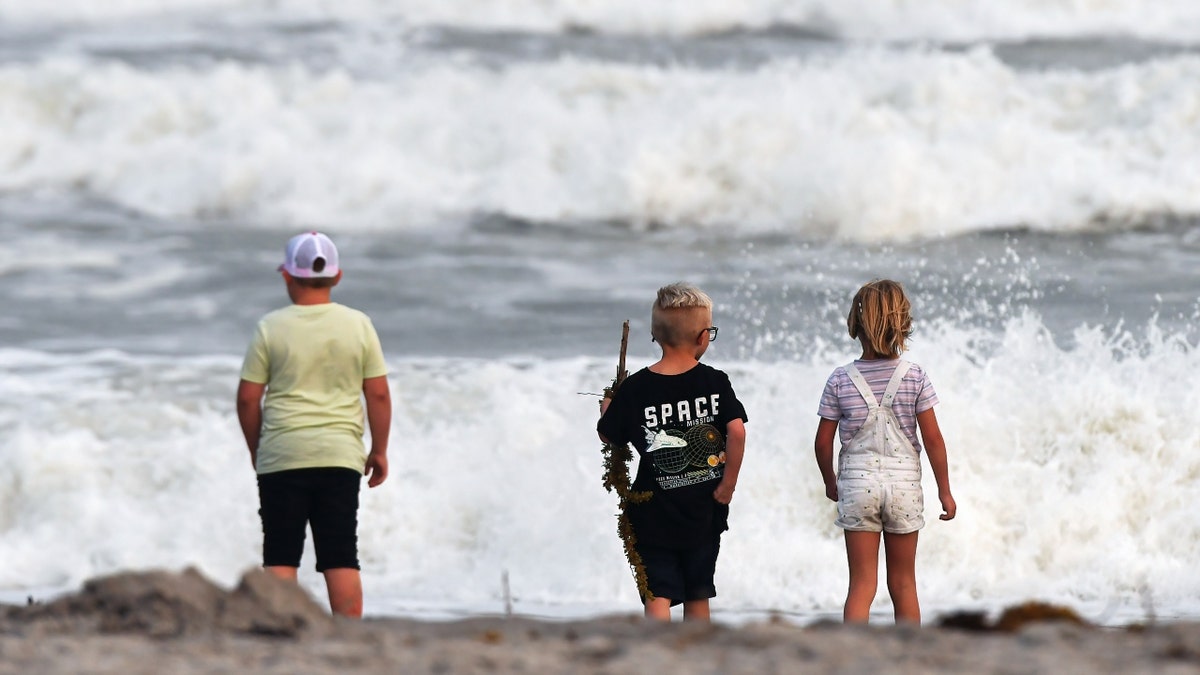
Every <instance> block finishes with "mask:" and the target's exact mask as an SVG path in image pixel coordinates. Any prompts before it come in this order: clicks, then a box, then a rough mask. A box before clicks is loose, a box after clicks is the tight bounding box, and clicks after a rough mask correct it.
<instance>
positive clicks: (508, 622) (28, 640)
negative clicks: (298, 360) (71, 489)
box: [0, 571, 1200, 675]
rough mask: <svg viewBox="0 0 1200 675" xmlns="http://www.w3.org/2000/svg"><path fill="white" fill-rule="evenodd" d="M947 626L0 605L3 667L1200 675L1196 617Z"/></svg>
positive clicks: (149, 603)
mask: <svg viewBox="0 0 1200 675" xmlns="http://www.w3.org/2000/svg"><path fill="white" fill-rule="evenodd" d="M943 621H944V622H945V623H952V624H955V625H956V626H957V627H952V626H948V625H939V626H924V627H921V628H917V627H911V626H843V625H841V624H835V623H817V624H814V625H810V626H803V627H801V626H797V625H794V624H790V623H787V622H783V621H768V622H763V623H755V624H749V625H743V626H738V627H731V626H723V625H719V624H685V623H673V624H658V623H652V622H646V621H644V620H642V619H641V618H640V617H636V616H612V617H605V618H597V619H591V620H586V621H570V622H558V621H540V620H534V619H528V618H521V617H494V618H474V619H465V620H459V621H448V622H435V621H416V620H409V619H369V620H366V621H361V622H358V621H348V620H343V619H336V618H333V617H330V616H329V615H328V614H327V612H326V611H325V610H324V609H323V608H322V607H320V606H318V605H317V604H316V603H315V602H314V601H313V600H312V599H311V598H310V597H309V596H308V595H307V594H306V593H305V592H304V591H302V590H301V589H300V588H299V587H297V586H295V585H292V584H287V583H284V582H280V581H278V580H276V579H274V578H272V577H270V576H269V575H266V574H264V573H262V572H260V571H255V572H251V573H248V574H247V575H246V576H245V577H243V579H242V581H241V583H240V584H239V586H238V587H237V588H235V589H233V590H232V591H227V590H224V589H222V588H220V587H218V586H216V585H214V584H212V583H211V582H209V581H208V580H207V579H205V578H203V577H202V576H201V575H199V574H198V573H196V572H193V571H187V572H183V573H167V572H150V573H137V574H123V575H117V576H113V577H106V578H103V579H97V580H93V581H91V582H89V583H88V584H86V585H85V586H84V588H83V589H82V590H81V591H80V592H79V593H76V594H73V595H69V596H66V597H63V598H59V599H57V600H55V601H53V602H50V603H47V604H35V605H30V606H26V607H7V608H2V609H0V673H28V672H72V673H114V672H121V673H163V672H170V673H212V672H234V671H236V672H257V673H321V674H324V673H328V674H330V675H332V674H334V673H338V674H344V673H347V672H365V673H375V672H378V673H396V672H403V673H614V674H615V673H629V672H651V673H654V672H688V673H714V674H715V673H747V674H750V673H754V674H756V675H757V674H763V673H795V672H837V673H850V674H853V673H864V674H866V673H870V674H872V675H874V674H875V673H880V672H889V673H968V672H969V673H1130V672H1138V673H1200V623H1172V624H1156V625H1150V626H1131V627H1125V628H1100V627H1095V626H1091V625H1088V624H1087V623H1085V622H1082V621H1080V620H1079V619H1078V617H1076V616H1074V615H1073V614H1071V613H1070V612H1069V610H1063V609H1061V608H1054V607H1043V606H1035V605H1031V606H1028V607H1024V608H1020V609H1017V608H1014V611H1011V612H1008V613H1007V615H1006V616H1002V617H1000V618H999V619H998V620H997V621H994V622H988V621H987V620H986V619H985V618H984V617H982V616H978V615H969V614H964V615H961V616H957V617H948V618H947V619H944V620H943Z"/></svg>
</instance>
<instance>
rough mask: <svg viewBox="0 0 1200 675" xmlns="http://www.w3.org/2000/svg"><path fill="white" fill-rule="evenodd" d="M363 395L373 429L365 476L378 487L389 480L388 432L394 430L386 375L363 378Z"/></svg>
mask: <svg viewBox="0 0 1200 675" xmlns="http://www.w3.org/2000/svg"><path fill="white" fill-rule="evenodd" d="M363 396H364V398H365V399H366V402H367V425H368V426H369V427H370V429H371V451H370V452H369V453H368V454H367V465H366V468H365V469H364V470H363V475H364V476H369V478H368V479H367V485H368V486H369V487H376V486H378V485H380V484H382V483H383V481H385V480H387V475H388V461H387V448H388V434H389V433H390V432H391V430H392V392H391V390H390V389H389V388H388V381H387V376H386V375H381V376H379V377H371V378H368V379H365V380H363Z"/></svg>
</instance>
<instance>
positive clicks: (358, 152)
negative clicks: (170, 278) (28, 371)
mask: <svg viewBox="0 0 1200 675" xmlns="http://www.w3.org/2000/svg"><path fill="white" fill-rule="evenodd" d="M1198 77H1200V57H1190V56H1182V57H1177V58H1170V59H1164V60H1160V61H1151V62H1148V63H1143V64H1139V65H1131V66H1127V67H1123V68H1119V69H1115V70H1106V71H1100V72H1095V73H1088V74H1084V73H1074V72H1047V73H1041V72H1018V71H1015V70H1013V69H1012V68H1010V67H1007V66H1005V65H1004V64H1003V63H1001V62H1000V61H999V60H997V59H996V57H995V56H994V55H992V54H991V53H990V52H989V51H987V50H985V49H980V50H975V51H971V52H967V53H961V54H959V53H944V52H926V51H923V50H912V51H904V52H893V51H879V50H873V49H868V50H862V51H852V52H850V53H847V54H844V55H841V56H837V57H832V58H828V59H825V58H822V59H816V60H813V61H806V62H800V61H792V60H788V61H783V62H771V63H769V64H766V65H764V66H762V67H760V68H757V69H755V70H753V71H750V72H727V71H709V70H698V69H688V68H660V67H651V66H628V65H613V64H603V63H585V62H576V61H570V60H568V61H562V62H558V63H550V64H518V65H513V66H511V67H509V68H505V69H503V70H500V71H496V70H493V69H488V68H482V67H469V66H468V67H454V68H451V67H448V66H444V65H432V66H426V67H421V68H417V69H415V70H413V71H411V72H405V73H400V74H397V75H396V77H395V79H394V80H392V81H388V82H382V81H374V80H365V79H360V78H355V77H352V76H350V75H348V74H347V73H344V72H339V71H336V70H334V71H329V72H312V71H310V70H307V69H304V68H300V67H260V66H248V65H242V64H237V63H224V64H221V65H219V66H217V67H215V68H212V69H206V70H194V69H172V68H168V69H164V70H159V71H146V70H138V69H134V68H131V67H129V66H126V65H122V64H121V63H91V62H88V61H80V60H76V59H66V60H54V61H50V62H41V63H37V64H32V65H15V64H10V65H7V66H4V67H2V68H0V111H2V112H0V121H2V124H3V126H4V128H5V129H6V133H5V135H4V138H3V139H2V140H0V164H3V165H5V166H7V167H8V169H7V170H6V171H5V173H4V175H3V177H2V178H0V189H3V190H6V191H39V190H40V191H47V190H49V191H78V190H83V191H85V192H87V193H90V194H94V195H97V196H101V197H103V198H106V199H109V200H111V201H113V202H115V203H117V204H120V205H122V206H124V207H126V208H129V209H134V210H137V211H141V212H145V213H147V214H152V215H154V216H156V217H161V218H172V219H179V218H183V219H207V218H220V219H239V220H250V221H253V222H261V223H291V224H293V225H294V226H303V223H311V222H320V223H327V224H335V225H336V226H337V227H338V228H341V229H343V230H345V229H364V228H367V229H377V230H388V229H396V228H404V229H411V228H418V229H422V228H424V229H430V228H434V227H437V226H438V224H439V223H442V222H445V221H446V220H447V219H457V218H461V217H463V216H464V215H470V214H502V215H504V216H506V217H509V218H514V219H518V220H522V221H527V222H534V223H544V224H551V225H552V226H554V227H589V226H591V224H594V223H597V222H620V223H626V224H627V225H628V226H629V227H632V228H634V229H645V228H658V227H667V228H679V229H695V230H701V231H713V230H720V231H723V232H729V231H732V232H738V233H745V234H750V233H763V232H782V233H788V234H792V235H798V236H802V237H822V238H823V237H827V236H833V237H838V238H845V239H851V240H863V241H888V240H905V239H922V238H928V237H936V236H945V235H956V234H963V233H970V232H979V231H986V230H989V229H996V228H1012V227H1029V228H1035V229H1038V230H1045V231H1052V232H1069V231H1078V230H1081V229H1089V228H1102V229H1110V228H1128V227H1141V226H1145V225H1146V224H1148V223H1153V222H1156V221H1157V220H1158V219H1161V218H1162V217H1163V216H1164V214H1175V215H1178V214H1185V215H1186V214H1196V213H1200V185H1198V184H1197V181H1196V176H1195V172H1193V171H1191V166H1192V163H1193V158H1194V157H1195V156H1197V154H1200V136H1198V135H1197V134H1196V133H1195V132H1194V125H1193V124H1192V110H1193V108H1194V106H1195V101H1194V96H1193V95H1192V94H1191V93H1190V92H1191V91H1192V90H1191V88H1190V87H1189V86H1187V83H1189V82H1192V81H1195V80H1196V79H1197V78H1198Z"/></svg>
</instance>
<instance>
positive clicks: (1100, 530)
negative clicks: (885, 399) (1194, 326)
mask: <svg viewBox="0 0 1200 675" xmlns="http://www.w3.org/2000/svg"><path fill="white" fill-rule="evenodd" d="M1146 333H1147V335H1146V337H1143V338H1137V339H1135V338H1133V337H1131V336H1130V335H1128V334H1123V335H1116V336H1113V335H1111V334H1107V333H1106V332H1104V331H1101V330H1099V329H1094V328H1080V329H1079V330H1078V331H1077V336H1076V339H1077V343H1078V346H1076V347H1075V348H1072V349H1064V348H1062V347H1060V346H1059V345H1057V344H1056V343H1055V341H1054V340H1053V339H1052V338H1051V337H1050V335H1049V333H1048V331H1047V330H1046V328H1045V326H1044V325H1043V324H1042V322H1041V321H1040V320H1039V319H1038V318H1037V317H1036V316H1032V315H1025V316H1022V317H1017V318H1014V319H1012V320H1010V321H1009V322H1008V323H1007V325H1006V326H1005V327H1004V329H1003V331H1002V333H1001V334H1000V335H999V336H998V337H996V336H991V335H990V334H985V333H983V332H982V331H981V330H979V329H973V328H969V327H960V326H955V325H952V324H948V325H943V326H940V327H937V328H936V329H934V330H931V331H927V332H926V333H925V334H924V335H923V339H922V340H921V341H920V343H919V348H918V349H917V350H915V351H914V352H913V353H911V354H910V356H911V358H913V359H914V360H916V361H917V362H920V363H922V365H923V366H925V367H926V369H927V370H928V371H929V372H930V374H931V377H932V378H933V381H934V384H935V386H936V387H937V389H938V392H939V395H940V397H941V399H942V404H941V406H940V407H939V408H938V417H939V421H940V423H941V425H942V428H943V431H944V433H945V437H946V440H947V444H948V447H949V457H950V467H951V475H952V480H953V484H954V489H955V495H956V497H957V498H958V501H959V516H958V518H956V519H955V520H954V521H953V522H950V523H942V522H939V521H936V520H932V519H931V521H930V522H931V524H930V525H929V526H928V527H927V528H926V529H925V530H924V531H923V533H922V537H921V539H922V540H921V551H922V555H921V556H920V557H919V559H918V568H919V569H918V577H919V581H920V584H921V588H922V591H921V592H922V598H923V600H924V601H925V602H926V603H927V604H928V605H929V606H930V607H934V608H944V609H953V608H963V607H980V608H985V609H994V608H997V607H1000V606H1004V605H1006V604H1011V603H1014V602H1018V601H1021V600H1024V599H1028V598H1031V597H1036V598H1041V599H1045V600H1049V601H1052V602H1058V603H1062V604H1068V605H1075V606H1080V607H1086V608H1089V610H1090V611H1092V612H1094V613H1103V612H1105V611H1108V612H1110V616H1109V619H1110V620H1111V619H1112V617H1113V616H1114V615H1113V614H1112V613H1113V612H1120V614H1119V618H1123V619H1130V618H1131V613H1133V614H1136V613H1137V612H1139V611H1142V608H1144V607H1147V604H1146V603H1147V602H1149V603H1150V605H1151V606H1152V611H1155V612H1158V614H1159V615H1162V616H1170V615H1193V614H1195V613H1198V612H1200V607H1197V606H1196V604H1195V601H1194V598H1195V597H1197V594H1198V593H1200V579H1197V577H1196V575H1194V574H1190V573H1188V570H1189V569H1190V568H1191V564H1192V562H1193V560H1192V558H1193V557H1194V556H1193V552H1194V550H1195V546H1196V543H1197V541H1200V525H1198V524H1197V523H1196V520H1195V518H1194V517H1193V514H1192V508H1191V504H1193V503H1194V502H1195V501H1196V499H1198V498H1200V487H1197V486H1200V481H1197V480H1196V477H1197V475H1198V474H1200V454H1198V453H1196V452H1195V450H1196V448H1197V447H1200V432H1197V430H1196V429H1195V427H1194V425H1190V424H1187V420H1188V419H1190V417H1189V416H1190V414H1191V411H1192V410H1194V409H1195V408H1196V406H1197V405H1198V404H1200V400H1197V397H1198V394H1197V393H1196V391H1195V388H1194V387H1191V386H1190V384H1189V383H1188V382H1187V381H1185V380H1183V379H1180V378H1178V377H1177V374H1178V373H1181V372H1192V371H1193V370H1194V369H1195V368H1196V367H1197V366H1198V365H1200V364H1198V363H1197V351H1196V350H1195V349H1194V348H1193V347H1190V346H1189V345H1188V344H1187V343H1186V342H1184V341H1181V340H1179V339H1178V338H1176V337H1173V336H1171V335H1167V334H1164V333H1162V332H1160V331H1157V330H1155V329H1153V327H1150V328H1149V329H1148V330H1147V331H1146ZM981 344H987V345H991V347H989V348H988V349H982V350H981V348H980V345H981ZM853 356H854V354H853V353H851V352H849V351H843V350H840V349H831V350H828V351H826V352H825V353H823V354H815V355H813V358H812V359H811V361H805V362H795V361H782V362H761V361H753V360H750V361H732V362H730V361H726V362H717V365H720V366H721V367H723V368H725V369H726V370H728V371H729V372H730V374H731V377H732V379H733V382H734V384H735V388H736V389H737V391H738V395H739V398H741V399H742V400H744V401H745V403H746V406H747V409H748V411H749V413H750V417H751V422H750V424H749V425H748V429H749V438H750V441H749V443H748V446H747V447H748V450H747V461H746V464H745V468H744V470H743V472H742V480H741V481H740V483H739V490H738V497H737V499H736V500H735V502H734V508H733V515H732V518H731V530H730V532H729V533H728V535H727V537H726V539H725V544H724V546H723V548H722V558H721V563H720V567H719V570H718V575H717V584H718V587H719V589H720V593H721V595H720V598H719V605H720V607H721V608H722V609H723V610H724V611H726V612H732V613H734V614H736V613H738V612H742V613H749V614H750V615H754V614H755V613H761V612H767V611H771V610H778V611H782V612H786V613H794V614H797V615H801V616H810V617H812V616H819V615H822V614H829V613H836V610H837V608H838V607H840V603H841V601H842V597H843V593H844V587H845V553H844V550H843V544H842V540H841V536H840V532H839V531H838V530H837V529H836V528H835V527H834V526H833V524H832V522H833V508H834V507H833V505H832V504H831V503H829V502H828V501H826V500H825V498H824V494H823V491H822V487H821V483H820V480H819V476H818V474H817V472H816V468H815V462H814V460H813V457H812V450H811V447H812V435H813V432H814V430H815V426H816V421H817V417H816V413H815V409H816V401H817V399H818V397H819V395H820V390H821V387H822V385H823V383H824V379H825V377H826V376H827V375H828V373H829V372H830V371H831V370H832V368H833V367H834V366H836V365H838V364H840V363H842V362H844V361H845V360H848V359H849V358H852V357H853ZM0 363H3V365H4V367H3V371H2V372H3V387H0V392H3V394H0V396H2V397H3V403H4V405H3V406H0V410H2V411H3V412H2V413H0V430H2V432H3V437H4V438H5V439H6V440H5V442H4V443H3V445H0V460H2V461H0V488H2V489H0V494H3V495H5V502H4V508H3V509H0V513H2V514H3V520H2V521H0V532H2V533H3V536H2V537H0V557H2V558H3V559H4V560H5V561H6V564H5V566H4V568H3V569H0V589H3V591H4V592H5V593H6V594H9V595H12V594H18V595H19V594H20V593H22V592H24V589H35V588H50V587H53V588H62V589H68V588H72V587H75V586H77V585H78V584H79V583H81V582H82V581H83V580H85V579H87V578H89V577H92V576H95V575H99V574H106V573H109V572H113V571H117V570H125V569H144V568H154V567H166V568H181V567H184V566H187V565H195V566H197V567H198V568H199V569H201V571H203V572H204V573H206V574H207V575H209V576H211V577H213V578H214V579H216V580H218V581H220V582H221V583H227V584H232V583H233V582H234V581H235V580H236V578H237V577H238V576H239V575H240V574H241V572H242V571H244V570H245V569H246V568H247V567H252V566H254V565H255V564H257V562H258V557H257V556H258V550H257V548H258V545H259V536H260V535H259V532H258V522H257V516H256V508H257V507H256V495H255V491H254V481H253V476H252V472H251V469H250V466H249V461H248V459H247V457H246V452H245V449H244V447H243V446H242V441H241V438H240V432H239V430H238V428H237V424H236V420H235V419H234V416H233V412H232V391H233V387H234V383H235V381H236V373H237V360H236V359H235V358H232V357H228V356H214V357H204V358H201V357H182V358H172V359H161V358H153V357H146V356H136V355H130V354H125V353H121V352H114V351H108V352H95V353H92V354H83V355H62V356H60V355H51V354H46V353H37V352H28V351H14V350H7V351H3V352H0ZM631 365H633V366H634V367H638V366H640V364H638V363H633V364H631ZM611 366H612V364H610V363H608V362H607V360H606V359H591V358H589V359H566V360H529V359H501V360H496V361H475V360H440V359H418V360H403V359H399V360H393V367H394V371H393V375H392V384H393V387H394V391H395V396H396V416H395V419H394V422H393V426H394V428H393V437H394V438H395V439H396V442H395V444H394V446H393V450H392V453H391V457H392V471H393V472H392V476H391V478H390V479H389V482H388V483H387V484H386V485H385V486H384V487H382V488H380V489H377V490H369V491H365V492H364V495H363V510H362V517H361V526H360V532H359V535H360V542H361V555H362V561H363V570H364V579H365V583H366V584H367V586H368V588H369V589H371V595H373V596H374V597H375V598H376V599H375V600H374V602H376V603H378V604H377V605H376V606H377V607H378V608H380V609H381V610H385V611H404V608H408V609H409V610H411V611H413V612H416V613H420V612H421V611H425V612H432V613H435V614H436V613H438V612H439V611H440V612H442V613H448V614H453V613H455V612H456V611H461V610H462V608H464V607H465V608H476V609H480V608H499V607H501V606H502V604H501V603H502V602H503V598H504V594H505V590H504V589H505V586H504V585H503V584H502V578H504V576H505V575H506V576H507V584H508V586H507V592H508V593H510V594H511V597H515V598H517V599H518V602H519V603H521V606H522V607H523V608H524V610H525V611H530V612H533V613H537V612H539V611H541V612H544V613H546V614H554V613H555V612H558V613H563V612H566V613H567V614H568V615H571V612H570V611H569V610H565V609H563V608H570V607H572V606H577V607H592V608H601V610H607V609H610V608H620V607H627V606H628V607H634V606H636V598H635V596H634V593H633V588H632V582H631V581H630V579H629V577H628V572H627V570H626V569H625V565H624V562H623V557H622V553H621V551H620V545H619V541H618V539H617V537H616V534H615V519H614V518H613V513H614V505H615V501H614V498H613V497H612V495H609V494H607V493H605V492H604V490H603V489H602V487H601V485H600V472H601V462H600V453H599V445H598V441H597V439H596V437H595V433H594V431H593V425H594V418H595V414H596V406H595V400H594V399H593V398H590V397H586V396H580V395H578V394H577V393H576V392H579V391H591V390H594V389H596V388H598V387H600V386H602V385H603V384H604V383H605V382H606V379H607V378H608V377H611V374H610V371H611ZM930 480H931V476H930V473H929V472H926V482H927V483H928V482H929V481H930ZM926 489H927V490H933V486H932V485H931V484H929V485H927V486H926ZM935 505H936V502H935V500H930V505H929V508H930V509H933V508H935ZM309 555H310V556H311V552H310V553H309ZM309 561H310V563H309V564H308V565H306V568H305V570H304V573H303V577H304V578H305V579H306V580H307V581H306V583H310V584H312V585H313V586H314V587H319V579H318V578H317V577H315V575H314V573H313V572H312V570H311V569H310V567H311V557H310V558H309ZM883 606H884V607H885V608H886V603H884V605H883ZM539 607H540V608H541V609H538V608H539ZM556 607H557V608H558V609H557V610H556V609H555V608H556ZM422 608H423V609H422ZM1106 608H1107V609H1106ZM1095 618H1098V619H1102V618H1104V617H1102V616H1098V615H1097V616H1096V617H1095ZM1132 618H1137V617H1132Z"/></svg>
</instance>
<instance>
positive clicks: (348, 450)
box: [242, 303, 387, 474]
mask: <svg viewBox="0 0 1200 675" xmlns="http://www.w3.org/2000/svg"><path fill="white" fill-rule="evenodd" d="M382 375H387V365H386V364H385V363H384V360H383V349H382V347H380V344H379V336H378V335H377V334H376V333H375V327H374V325H372V324H371V319H370V318H368V317H367V315H366V314H363V313H362V312H360V311H358V310H356V309H351V308H349V307H346V306H345V305H339V304H337V303H328V304H321V305H290V306H288V307H284V308H282V309H278V310H275V311H274V312H271V313H269V314H267V315H266V316H264V317H263V318H262V319H261V320H260V321H259V322H258V327H257V328H256V329H255V331H254V338H253V339H252V340H251V342H250V347H249V348H248V349H247V350H246V358H245V361H243V363H242V379H243V380H247V381H249V382H256V383H258V384H265V385H267V393H266V399H265V401H264V403H263V422H262V437H261V439H260V440H259V445H258V462H257V466H256V467H255V468H256V469H257V471H258V473H259V474H265V473H274V472H276V471H285V470H288V469H308V468H315V467H344V468H347V469H354V470H355V471H362V470H363V468H364V467H365V466H366V452H365V450H364V448H363V403H362V384H363V380H365V379H369V378H372V377H380V376H382Z"/></svg>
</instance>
